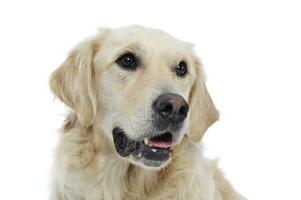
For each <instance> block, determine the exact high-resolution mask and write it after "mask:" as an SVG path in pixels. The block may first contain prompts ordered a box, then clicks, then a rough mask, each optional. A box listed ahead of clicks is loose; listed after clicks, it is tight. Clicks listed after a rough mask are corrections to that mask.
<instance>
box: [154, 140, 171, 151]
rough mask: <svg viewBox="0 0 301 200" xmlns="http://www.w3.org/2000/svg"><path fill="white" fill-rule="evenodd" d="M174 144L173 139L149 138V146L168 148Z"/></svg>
mask: <svg viewBox="0 0 301 200" xmlns="http://www.w3.org/2000/svg"><path fill="white" fill-rule="evenodd" d="M171 145H172V139H170V140H167V141H158V140H154V139H149V146H151V147H157V148H162V149H168V148H170V147H171Z"/></svg>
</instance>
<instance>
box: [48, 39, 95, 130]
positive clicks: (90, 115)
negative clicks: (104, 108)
mask: <svg viewBox="0 0 301 200" xmlns="http://www.w3.org/2000/svg"><path fill="white" fill-rule="evenodd" d="M97 50H98V45H97V41H96V40H95V39H93V38H90V39H87V40H85V41H83V42H82V43H80V44H79V45H78V46H77V47H75V48H74V49H73V50H72V51H71V53H70V54H69V56H68V57H67V59H66V60H65V61H64V62H63V64H62V65H61V66H60V67H59V68H58V69H57V70H56V71H54V72H53V73H52V75H51V77H50V87H51V90H52V92H53V93H54V94H55V96H56V97H58V98H59V99H60V100H61V101H63V102H64V103H65V104H66V105H68V106H69V107H70V108H72V109H73V110H74V111H75V112H76V114H77V117H78V118H79V120H80V123H81V124H82V125H84V126H85V127H88V126H90V125H91V124H92V122H93V120H94V118H95V115H96V109H97V101H96V98H97V97H96V91H95V87H96V85H95V70H94V66H93V58H94V55H95V53H96V52H97Z"/></svg>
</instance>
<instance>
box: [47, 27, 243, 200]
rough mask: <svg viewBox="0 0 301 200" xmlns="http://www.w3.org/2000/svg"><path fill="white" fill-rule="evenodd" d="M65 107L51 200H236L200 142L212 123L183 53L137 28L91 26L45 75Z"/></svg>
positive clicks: (193, 60) (198, 75)
mask: <svg viewBox="0 0 301 200" xmlns="http://www.w3.org/2000/svg"><path fill="white" fill-rule="evenodd" d="M50 87H51V90H52V92H53V93H54V95H55V96H56V97H57V98H58V99H60V100H61V101H62V102H63V103H65V104H66V105H67V106H68V107H69V108H70V111H68V114H67V117H66V120H65V123H64V125H63V127H62V133H61V134H60V138H59V142H58V146H57V151H56V157H55V164H54V172H53V183H52V192H51V199H53V200H167V199H174V200H184V199H185V200H241V199H244V197H242V196H241V195H240V194H239V193H238V192H236V191H235V189H234V188H233V187H232V186H231V184H230V183H229V182H228V180H227V179H226V178H225V177H224V175H223V173H222V172H221V171H220V170H219V169H218V168H217V164H216V162H215V161H212V160H207V159H205V158H204V157H203V156H202V148H201V142H200V141H201V139H202V137H203V135H204V133H205V131H206V130H207V129H208V127H210V126H211V125H212V124H213V123H214V122H215V121H216V120H217V119H218V116H219V114H218V111H217V109H216V107H215V105H214V103H213V102H212V99H211V98H210V96H209V93H208V91H207V88H206V85H205V78H204V72H203V69H202V64H201V62H200V59H199V58H198V56H197V55H196V54H195V53H194V51H193V45H192V44H190V43H187V42H183V41H181V40H178V39H176V38H174V37H172V36H171V35H169V34H167V33H165V32H163V31H161V30H157V29H151V28H146V27H142V26H137V25H134V26H127V27H122V28H116V29H110V28H101V29H100V30H99V31H98V33H97V34H96V35H94V36H92V37H90V38H87V39H85V40H84V41H82V42H81V43H80V44H78V45H77V46H76V47H75V48H74V49H73V50H72V51H71V52H70V54H69V56H68V57H67V59H66V60H65V61H64V62H63V64H62V65H61V66H60V67H59V68H58V69H57V70H56V71H54V72H53V74H52V75H51V78H50Z"/></svg>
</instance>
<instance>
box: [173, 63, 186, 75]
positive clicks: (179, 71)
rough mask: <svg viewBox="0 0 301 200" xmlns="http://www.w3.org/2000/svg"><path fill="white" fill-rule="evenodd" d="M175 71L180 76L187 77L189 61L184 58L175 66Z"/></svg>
mask: <svg viewBox="0 0 301 200" xmlns="http://www.w3.org/2000/svg"><path fill="white" fill-rule="evenodd" d="M175 72H176V75H177V76H178V77H181V78H183V77H185V76H186V75H187V74H188V66H187V62H186V61H184V60H182V61H180V62H179V64H178V65H177V66H176V68H175Z"/></svg>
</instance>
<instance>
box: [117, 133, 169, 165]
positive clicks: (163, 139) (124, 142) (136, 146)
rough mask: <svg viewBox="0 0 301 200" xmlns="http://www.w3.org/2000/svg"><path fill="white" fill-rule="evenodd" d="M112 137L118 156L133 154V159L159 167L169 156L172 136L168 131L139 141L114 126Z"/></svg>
mask: <svg viewBox="0 0 301 200" xmlns="http://www.w3.org/2000/svg"><path fill="white" fill-rule="evenodd" d="M113 139H114V145H115V149H116V151H117V153H118V154H119V155H120V156H122V157H127V156H129V155H133V157H134V159H135V161H141V162H142V163H143V164H144V165H145V166H149V167H160V166H161V165H163V164H164V163H165V162H166V161H168V160H169V158H170V156H171V146H172V144H173V138H172V134H171V133H170V132H165V133H162V134H160V135H157V136H155V137H149V138H144V139H143V140H140V141H139V140H132V139H130V138H129V137H128V136H127V135H126V134H125V132H124V131H123V130H122V129H121V128H115V129H114V130H113Z"/></svg>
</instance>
